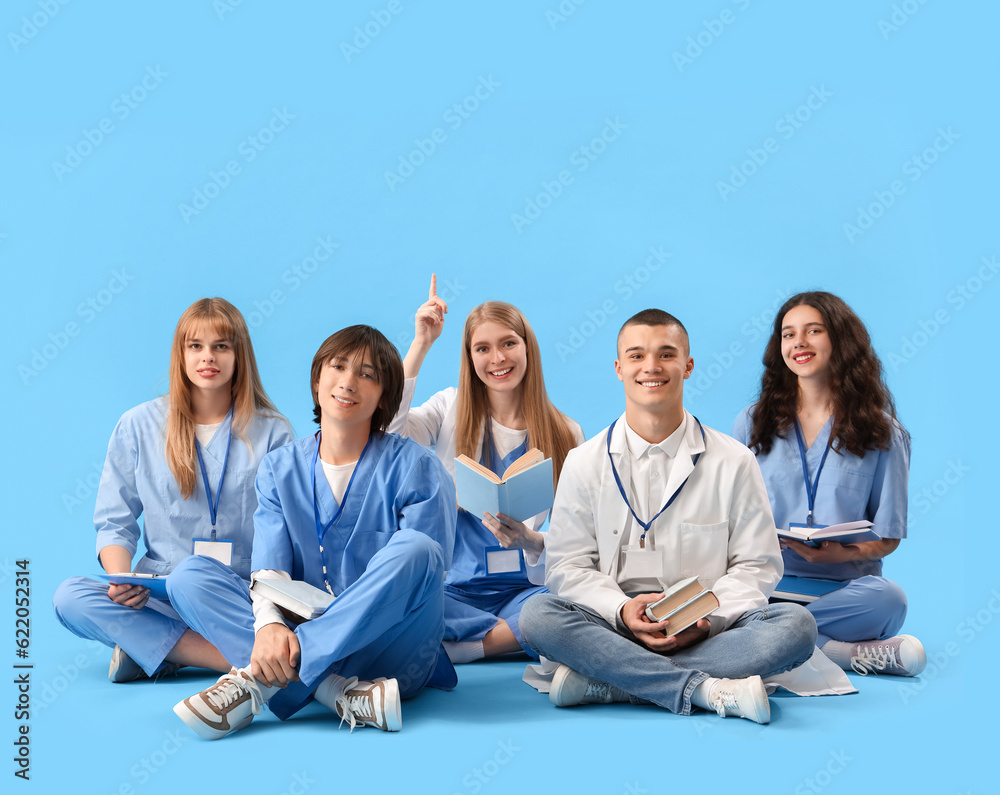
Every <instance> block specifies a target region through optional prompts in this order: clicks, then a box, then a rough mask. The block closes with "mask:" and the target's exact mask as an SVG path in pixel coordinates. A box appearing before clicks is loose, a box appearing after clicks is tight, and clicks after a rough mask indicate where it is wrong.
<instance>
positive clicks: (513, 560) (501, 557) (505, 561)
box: [477, 417, 528, 577]
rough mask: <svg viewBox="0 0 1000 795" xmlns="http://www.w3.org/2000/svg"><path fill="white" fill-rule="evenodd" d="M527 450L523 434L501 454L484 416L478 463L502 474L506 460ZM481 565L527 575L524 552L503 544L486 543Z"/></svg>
mask: <svg viewBox="0 0 1000 795" xmlns="http://www.w3.org/2000/svg"><path fill="white" fill-rule="evenodd" d="M527 450H528V437H527V435H525V437H524V441H523V442H521V444H520V445H518V447H516V448H515V449H513V450H511V451H510V452H509V453H507V455H506V456H501V455H500V451H499V450H497V446H496V442H495V441H494V439H493V420H492V418H490V417H487V418H486V438H485V439H484V440H483V454H482V456H481V458H480V459H479V463H480V464H482V465H483V466H485V467H487V468H488V469H489V470H490V471H491V472H493V474H495V475H498V476H499V475H502V474H503V471H504V469H505V468H506V467H505V463H506V462H507V461H508V460H510V459H514V460H515V461H516V460H517V459H518V458H520V457H521V456H522V455H524V453H525V452H527ZM493 461H496V469H494V468H493V466H491V464H492V462H493ZM498 470H499V471H498ZM477 518H479V522H480V524H482V522H483V520H482V518H480V517H477ZM484 527H485V525H484ZM483 567H484V570H485V571H486V573H487V574H497V575H502V574H515V575H519V576H521V577H527V576H528V575H527V568H526V567H525V562H524V552H523V551H522V550H520V549H507V548H506V547H503V546H497V545H492V544H491V545H488V546H486V547H485V548H484V550H483Z"/></svg>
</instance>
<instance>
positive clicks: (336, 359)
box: [330, 356, 377, 373]
mask: <svg viewBox="0 0 1000 795" xmlns="http://www.w3.org/2000/svg"><path fill="white" fill-rule="evenodd" d="M356 361H357V359H348V358H347V357H346V356H331V357H330V363H331V364H348V365H352V364H354V362H356ZM358 369H359V370H367V371H369V372H372V373H377V371H376V370H375V365H374V364H369V363H368V362H361V364H359V365H358Z"/></svg>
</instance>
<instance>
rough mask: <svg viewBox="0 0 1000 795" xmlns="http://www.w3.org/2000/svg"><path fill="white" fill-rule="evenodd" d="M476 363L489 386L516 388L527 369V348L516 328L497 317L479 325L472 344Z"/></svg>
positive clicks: (472, 352) (511, 390) (489, 387)
mask: <svg viewBox="0 0 1000 795" xmlns="http://www.w3.org/2000/svg"><path fill="white" fill-rule="evenodd" d="M469 353H470V356H471V358H472V367H473V369H474V370H475V372H476V375H477V376H478V377H479V380H480V381H482V382H483V383H484V384H485V385H486V388H487V389H490V390H493V391H496V392H513V391H515V390H517V389H518V388H519V387H520V386H521V382H522V381H524V375H525V373H526V372H527V363H528V358H527V348H526V346H525V344H524V340H523V339H521V338H520V337H519V336H518V335H517V334H516V333H515V332H514V330H513V329H510V328H507V326H504V325H502V324H500V323H497V322H496V321H494V320H486V321H483V322H482V323H480V324H479V325H478V326H476V328H475V330H474V331H473V332H472V339H471V342H470V345H469Z"/></svg>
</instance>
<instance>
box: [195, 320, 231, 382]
mask: <svg viewBox="0 0 1000 795" xmlns="http://www.w3.org/2000/svg"><path fill="white" fill-rule="evenodd" d="M235 372H236V353H235V351H234V350H233V344H232V341H231V340H228V339H225V338H223V337H220V336H219V333H218V331H217V330H216V328H215V327H214V326H213V325H212V324H211V323H206V322H201V323H198V324H197V325H195V326H194V327H193V328H192V329H191V333H190V334H189V335H188V337H187V339H186V340H185V342H184V374H185V375H186V376H187V377H188V380H189V381H190V382H191V385H192V386H193V387H194V388H196V389H205V390H218V389H226V390H229V389H230V383H231V382H232V380H233V374H234V373H235Z"/></svg>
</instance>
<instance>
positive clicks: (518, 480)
mask: <svg viewBox="0 0 1000 795" xmlns="http://www.w3.org/2000/svg"><path fill="white" fill-rule="evenodd" d="M455 488H456V490H457V491H458V504H459V505H460V506H461V507H462V508H464V509H465V510H467V511H468V512H469V513H471V514H472V515H473V516H476V517H478V518H481V517H482V515H483V514H484V513H490V514H493V516H496V515H497V514H498V513H502V514H505V515H507V516H509V517H510V518H511V519H516V520H517V521H519V522H523V521H524V520H525V519H530V518H531V517H532V516H536V515H538V514H540V513H542V512H543V511H547V510H549V508H551V507H552V500H553V498H554V496H555V490H554V488H553V484H552V459H551V458H546V457H545V454H544V453H543V452H542V451H541V450H538V449H537V448H532V449H531V450H529V451H528V452H526V453H525V454H524V455H522V456H521V457H520V458H518V459H517V460H516V461H515V462H514V463H513V464H511V465H510V466H509V467H507V470H506V471H505V472H504V473H503V475H502V476H500V477H497V476H496V475H495V474H494V473H493V472H491V471H490V470H489V469H487V468H486V467H484V466H483V465H482V464H480V463H478V462H476V461H473V460H472V459H471V458H469V457H468V456H467V455H460V456H458V458H456V459H455Z"/></svg>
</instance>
